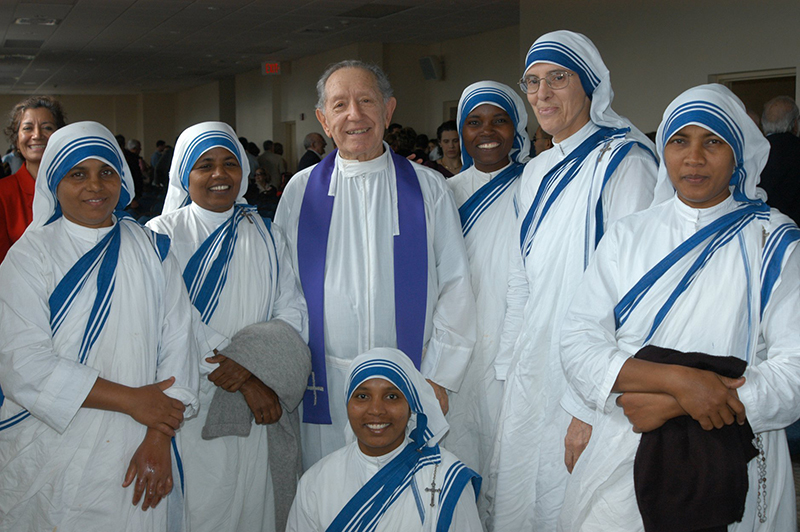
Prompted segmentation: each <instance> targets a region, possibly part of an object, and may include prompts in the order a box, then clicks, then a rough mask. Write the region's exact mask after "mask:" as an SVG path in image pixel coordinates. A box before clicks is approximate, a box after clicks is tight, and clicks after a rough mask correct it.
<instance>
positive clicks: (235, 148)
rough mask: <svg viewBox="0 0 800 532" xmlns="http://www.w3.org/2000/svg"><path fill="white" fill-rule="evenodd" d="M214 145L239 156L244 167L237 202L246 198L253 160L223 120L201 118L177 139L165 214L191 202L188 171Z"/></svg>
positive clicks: (238, 158) (165, 201) (170, 168)
mask: <svg viewBox="0 0 800 532" xmlns="http://www.w3.org/2000/svg"><path fill="white" fill-rule="evenodd" d="M212 148H225V149H226V150H228V151H230V152H231V153H232V154H234V155H235V156H236V159H237V160H238V161H239V165H240V166H241V167H242V182H241V185H240V186H239V194H238V195H237V197H236V201H237V202H238V203H242V202H244V200H243V199H242V198H244V193H245V192H247V185H248V182H247V176H248V175H249V174H250V163H249V162H248V160H247V154H246V153H245V151H244V146H242V144H241V142H239V139H238V138H237V137H236V132H235V131H234V130H233V129H232V128H231V126H229V125H228V124H226V123H224V122H201V123H200V124H195V125H193V126H191V127H188V128H186V129H185V130H184V132H183V133H181V136H180V137H178V141H177V142H176V143H175V153H174V154H173V156H172V165H171V166H170V167H169V187H168V189H167V197H166V199H165V200H164V209H163V210H162V214H166V213H168V212H172V211H175V210H178V209H180V208H181V207H185V206H186V205H188V204H189V203H191V201H192V200H191V197H189V173H190V172H191V171H192V166H194V163H195V162H197V159H199V158H200V156H201V155H203V154H204V153H205V152H207V151H208V150H210V149H212Z"/></svg>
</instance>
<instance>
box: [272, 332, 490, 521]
mask: <svg viewBox="0 0 800 532" xmlns="http://www.w3.org/2000/svg"><path fill="white" fill-rule="evenodd" d="M344 392H345V394H344V400H345V403H346V405H347V417H348V419H349V423H348V425H347V427H346V429H345V436H346V439H347V442H348V444H347V445H346V446H345V447H343V448H341V449H339V450H338V451H335V452H334V453H332V454H330V455H328V456H326V457H325V458H323V459H322V460H320V461H319V462H317V463H316V464H314V466H312V467H311V469H309V470H308V471H306V473H305V475H303V478H301V479H300V483H299V485H298V487H297V497H296V498H295V501H294V504H293V505H292V510H291V513H290V515H289V524H288V525H287V531H289V532H317V531H318V532H326V531H327V532H336V531H344V530H351V531H366V530H371V531H375V532H394V531H396V532H413V531H425V532H429V531H430V532H433V531H440V532H446V531H452V532H455V531H458V532H480V531H481V530H482V528H481V524H480V520H479V519H478V510H477V507H476V505H475V500H476V497H477V495H478V492H479V490H480V483H481V479H480V476H478V475H477V473H475V472H474V471H472V470H471V469H469V468H468V467H467V466H465V465H464V464H463V463H461V462H460V461H459V460H458V459H457V458H456V457H455V456H454V455H453V454H452V453H449V452H448V451H446V450H444V449H442V448H441V447H440V446H439V444H438V443H439V441H440V440H441V439H442V436H444V434H445V433H446V432H447V430H448V424H447V421H445V418H444V414H442V410H441V406H440V404H439V401H438V400H437V399H436V395H435V394H434V391H433V389H432V388H431V386H430V384H428V383H427V381H426V380H425V379H424V378H423V377H422V375H421V374H420V372H419V371H418V370H417V369H416V368H415V367H414V363H413V362H412V361H411V360H410V359H409V358H408V357H407V356H406V355H405V354H404V353H403V352H402V351H399V350H397V349H392V348H384V347H381V348H374V349H371V350H369V351H367V352H366V353H364V354H362V355H359V356H358V357H356V358H355V359H354V360H353V362H352V363H351V364H350V369H349V371H348V376H347V379H346V383H345V390H344Z"/></svg>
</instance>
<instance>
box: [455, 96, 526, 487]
mask: <svg viewBox="0 0 800 532" xmlns="http://www.w3.org/2000/svg"><path fill="white" fill-rule="evenodd" d="M527 124H528V113H527V112H526V111H525V104H524V103H523V102H522V99H521V98H520V97H519V95H518V94H517V93H516V91H514V90H512V89H511V87H509V86H507V85H503V84H502V83H497V82H494V81H480V82H478V83H473V84H472V85H470V86H469V87H467V88H466V89H464V92H463V93H462V94H461V100H460V101H459V105H458V121H457V126H458V134H459V143H460V145H461V160H462V161H463V163H464V164H463V168H462V170H461V172H460V173H459V174H458V175H456V176H454V177H452V178H451V179H448V180H447V184H448V186H449V187H450V190H451V191H452V192H453V195H454V197H455V200H456V206H458V211H459V215H460V217H461V226H462V234H463V235H464V242H465V244H466V246H467V256H468V258H469V266H470V274H471V278H472V290H473V292H474V294H475V299H476V301H477V309H478V316H477V317H478V319H477V342H476V343H475V348H474V350H473V352H472V358H471V359H470V363H469V367H468V369H467V373H466V376H465V377H464V383H463V384H462V385H461V388H460V389H459V391H458V392H457V393H452V394H451V395H450V411H449V412H448V423H450V432H449V433H448V434H447V438H446V439H445V442H444V444H445V446H446V447H447V449H448V450H450V451H452V452H454V453H456V454H457V455H458V456H459V458H461V459H462V460H463V461H464V462H465V463H466V464H467V465H469V466H470V467H471V468H473V469H475V470H476V471H478V472H479V473H481V474H482V475H483V474H486V473H488V465H489V459H490V456H491V446H492V442H493V440H494V427H495V425H496V423H497V415H498V413H499V412H500V401H501V400H502V397H503V383H502V382H500V381H499V380H497V379H496V378H495V374H494V358H495V356H496V355H497V348H498V345H499V342H500V334H501V333H502V331H503V318H504V317H505V309H506V291H507V289H508V257H509V253H508V249H509V248H510V247H511V246H513V245H514V241H515V238H514V226H515V223H516V214H517V212H516V208H515V197H516V194H517V191H518V190H519V178H520V176H521V175H522V169H523V168H524V167H525V163H526V162H527V161H528V152H529V151H530V141H529V140H528V134H527V133H526V132H525V127H526V126H527Z"/></svg>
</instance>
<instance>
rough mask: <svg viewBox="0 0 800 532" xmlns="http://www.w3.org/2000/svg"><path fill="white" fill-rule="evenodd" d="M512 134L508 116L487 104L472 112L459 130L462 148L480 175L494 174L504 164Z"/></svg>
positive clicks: (511, 125)
mask: <svg viewBox="0 0 800 532" xmlns="http://www.w3.org/2000/svg"><path fill="white" fill-rule="evenodd" d="M515 133H516V131H515V129H514V122H513V121H512V120H511V117H510V116H508V113H507V112H505V111H504V110H503V109H500V108H499V107H496V106H494V105H491V104H488V103H485V104H483V105H479V106H478V107H476V108H475V109H473V110H472V111H471V112H470V113H469V114H468V115H467V117H466V118H465V119H464V126H463V127H462V128H461V136H462V137H464V149H465V150H467V153H468V154H469V156H470V157H472V159H473V160H474V161H475V168H477V169H478V170H480V171H481V172H494V171H495V170H499V169H501V168H503V167H504V166H506V165H507V164H508V162H509V160H508V154H509V152H510V151H511V148H513V147H514V135H515Z"/></svg>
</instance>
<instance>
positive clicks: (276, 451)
mask: <svg viewBox="0 0 800 532" xmlns="http://www.w3.org/2000/svg"><path fill="white" fill-rule="evenodd" d="M220 354H221V355H224V356H226V357H228V358H230V359H231V360H233V361H234V362H236V363H238V364H240V365H241V366H243V367H245V368H246V369H247V370H248V371H249V372H250V373H252V374H253V375H255V376H256V377H257V378H258V379H259V380H260V381H261V382H263V383H264V384H266V385H267V386H269V387H270V388H272V390H273V391H274V392H275V393H276V394H277V395H278V398H279V399H280V403H281V408H282V409H283V413H282V415H281V418H280V419H279V420H278V422H277V423H272V424H270V425H267V443H268V445H269V469H270V473H271V474H272V484H273V493H274V495H275V525H276V527H277V530H278V531H279V532H283V531H284V530H285V529H286V520H287V519H288V517H289V510H290V508H291V506H292V501H293V500H294V496H295V492H296V490H297V480H298V479H299V477H300V475H301V474H302V471H303V468H302V467H303V466H302V460H301V456H300V417H299V416H298V412H297V406H298V405H299V404H300V401H302V400H303V394H304V393H305V391H306V386H307V383H308V376H309V374H310V373H311V352H310V351H309V349H308V345H306V343H305V342H304V341H303V339H302V338H301V337H300V335H299V334H297V331H295V330H294V329H293V328H292V327H291V326H290V325H289V324H288V323H286V322H285V321H282V320H278V319H275V320H271V321H267V322H262V323H254V324H253V325H248V326H247V327H245V328H244V329H242V330H241V331H239V332H238V333H236V334H235V335H234V336H233V338H231V343H230V345H229V346H228V347H226V348H225V349H223V350H222V351H220ZM252 422H253V413H252V412H251V411H250V407H249V406H247V402H246V401H245V399H244V396H243V395H242V394H241V393H239V392H236V393H230V392H227V391H225V390H223V389H222V388H217V390H216V391H215V392H214V398H213V399H212V401H211V406H210V407H209V410H208V417H207V418H206V424H205V426H203V434H202V435H203V439H204V440H211V439H213V438H219V437H220V436H247V435H249V434H250V428H251V426H252Z"/></svg>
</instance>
